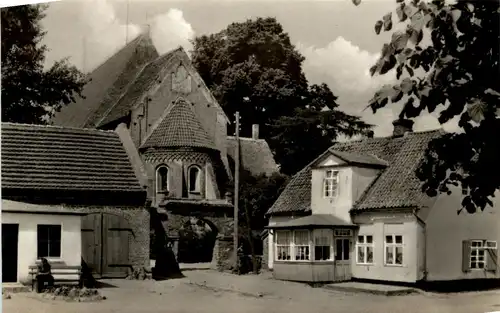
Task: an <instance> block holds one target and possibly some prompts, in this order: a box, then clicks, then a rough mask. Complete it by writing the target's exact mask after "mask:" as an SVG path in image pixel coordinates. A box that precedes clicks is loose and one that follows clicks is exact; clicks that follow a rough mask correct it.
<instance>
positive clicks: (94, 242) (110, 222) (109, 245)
mask: <svg viewBox="0 0 500 313" xmlns="http://www.w3.org/2000/svg"><path fill="white" fill-rule="evenodd" d="M131 231H132V230H131V228H130V227H129V226H128V223H127V221H126V220H125V219H124V218H123V217H121V216H118V215H114V214H108V213H91V214H88V215H86V216H84V217H83V218H82V250H83V251H82V257H83V259H84V261H85V262H86V263H87V266H88V267H90V268H91V269H92V272H93V275H94V277H95V278H122V277H126V276H127V275H128V269H129V267H130V265H131V264H130V262H129V234H131Z"/></svg>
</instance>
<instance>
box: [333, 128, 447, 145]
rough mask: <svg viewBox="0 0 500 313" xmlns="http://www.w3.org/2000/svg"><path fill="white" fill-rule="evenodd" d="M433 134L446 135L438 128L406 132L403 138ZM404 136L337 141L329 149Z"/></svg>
mask: <svg viewBox="0 0 500 313" xmlns="http://www.w3.org/2000/svg"><path fill="white" fill-rule="evenodd" d="M433 132H439V133H446V131H445V130H444V129H443V127H439V128H434V129H429V130H423V131H411V132H407V133H405V135H404V136H418V135H423V134H426V133H433ZM404 136H401V137H394V136H392V135H391V136H383V137H373V138H360V139H354V140H349V141H337V142H335V143H334V144H333V145H331V146H330V148H333V147H335V146H336V145H338V144H350V143H356V142H360V141H367V140H370V141H376V140H383V139H396V138H404Z"/></svg>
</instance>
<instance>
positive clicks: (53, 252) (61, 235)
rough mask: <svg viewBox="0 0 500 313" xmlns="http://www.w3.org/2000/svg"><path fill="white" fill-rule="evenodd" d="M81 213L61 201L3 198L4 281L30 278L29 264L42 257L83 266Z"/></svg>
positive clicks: (23, 280) (24, 280)
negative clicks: (48, 202)
mask: <svg viewBox="0 0 500 313" xmlns="http://www.w3.org/2000/svg"><path fill="white" fill-rule="evenodd" d="M81 215H84V213H81V212H78V211H75V210H69V209H65V208H64V207H63V206H61V205H40V204H31V203H25V202H18V201H12V200H5V199H2V276H3V277H2V281H3V282H26V281H28V280H29V278H30V277H29V266H30V265H34V264H35V262H36V261H37V260H38V259H40V258H42V257H44V258H47V260H48V261H49V263H64V264H65V265H68V266H80V265H81V257H82V232H81V223H82V219H81ZM68 278H69V277H68Z"/></svg>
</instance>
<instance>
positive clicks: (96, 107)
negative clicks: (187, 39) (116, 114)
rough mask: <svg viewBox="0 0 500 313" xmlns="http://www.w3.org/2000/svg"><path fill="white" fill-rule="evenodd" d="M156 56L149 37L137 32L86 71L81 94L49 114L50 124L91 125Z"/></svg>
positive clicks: (100, 117)
mask: <svg viewBox="0 0 500 313" xmlns="http://www.w3.org/2000/svg"><path fill="white" fill-rule="evenodd" d="M157 57H158V52H157V51H156V49H155V47H154V46H153V43H152V41H151V38H149V36H148V35H146V34H141V35H139V36H138V37H137V38H135V39H134V40H132V41H131V42H129V43H128V44H127V45H126V46H124V47H123V48H122V49H120V50H119V51H118V52H117V53H115V54H114V55H112V56H111V57H110V58H109V59H108V60H106V61H105V62H103V63H102V64H101V65H100V66H98V67H97V68H95V69H94V70H93V71H92V72H91V73H90V74H89V76H88V77H89V78H90V81H89V82H88V83H87V84H86V85H85V87H84V89H83V92H82V93H83V95H84V97H85V98H77V99H76V100H75V103H71V104H69V105H67V106H64V107H63V108H62V109H61V111H60V112H57V113H56V114H55V116H54V117H53V118H52V122H53V124H54V125H59V126H69V127H95V126H96V124H97V123H98V121H99V120H100V119H102V115H103V114H104V113H106V112H108V110H109V108H110V106H112V105H114V104H115V103H116V101H118V100H119V99H120V97H121V96H122V95H123V93H124V92H125V91H126V90H127V88H128V86H129V85H130V83H132V82H133V81H134V78H135V76H136V75H137V73H139V71H140V70H141V69H142V68H143V67H144V65H145V64H147V63H148V62H150V61H152V60H154V59H156V58H157Z"/></svg>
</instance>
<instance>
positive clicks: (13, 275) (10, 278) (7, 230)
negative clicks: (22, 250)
mask: <svg viewBox="0 0 500 313" xmlns="http://www.w3.org/2000/svg"><path fill="white" fill-rule="evenodd" d="M18 237H19V224H2V277H3V278H2V282H4V283H13V282H17V251H18V248H17V245H18Z"/></svg>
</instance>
